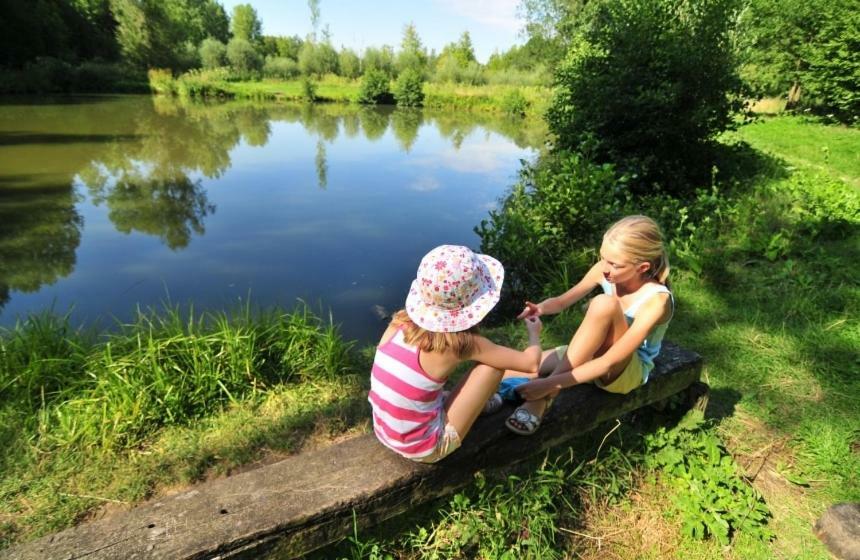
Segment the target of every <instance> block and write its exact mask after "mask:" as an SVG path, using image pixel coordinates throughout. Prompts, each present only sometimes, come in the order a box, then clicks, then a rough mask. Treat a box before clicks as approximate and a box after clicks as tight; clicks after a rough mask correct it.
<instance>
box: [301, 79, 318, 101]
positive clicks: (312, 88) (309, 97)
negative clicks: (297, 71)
mask: <svg viewBox="0 0 860 560" xmlns="http://www.w3.org/2000/svg"><path fill="white" fill-rule="evenodd" d="M302 99H304V100H305V101H310V102H311V103H313V102H314V101H316V99H317V85H316V84H315V83H314V82H313V80H311V79H310V78H308V77H307V76H305V77H304V78H302Z"/></svg>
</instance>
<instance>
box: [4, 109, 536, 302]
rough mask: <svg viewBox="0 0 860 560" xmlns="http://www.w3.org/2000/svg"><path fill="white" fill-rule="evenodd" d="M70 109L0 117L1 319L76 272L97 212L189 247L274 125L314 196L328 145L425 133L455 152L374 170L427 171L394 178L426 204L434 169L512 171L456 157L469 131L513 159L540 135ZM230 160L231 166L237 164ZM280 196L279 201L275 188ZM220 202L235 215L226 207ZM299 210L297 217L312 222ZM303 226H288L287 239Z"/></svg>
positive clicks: (391, 121) (415, 121)
mask: <svg viewBox="0 0 860 560" xmlns="http://www.w3.org/2000/svg"><path fill="white" fill-rule="evenodd" d="M78 101H79V102H77V103H73V104H70V103H69V102H68V99H64V100H62V101H61V102H57V103H51V102H50V101H47V102H46V101H43V102H40V103H39V104H34V103H30V102H29V101H27V102H21V103H15V102H12V103H7V104H4V105H0V310H2V308H3V306H4V305H6V304H7V303H8V302H9V300H10V298H11V297H13V296H14V292H16V291H18V292H24V293H31V292H38V291H39V290H40V289H41V288H42V287H43V286H47V285H51V284H54V283H55V282H57V281H58V280H59V279H61V278H63V277H66V276H68V275H70V274H72V272H74V271H75V267H76V264H77V263H76V253H77V252H79V250H80V249H79V246H80V244H81V239H82V234H83V232H84V230H85V225H87V227H89V223H87V224H85V219H84V217H83V215H82V213H86V212H87V211H88V210H87V211H85V210H84V209H86V208H95V209H99V208H101V209H104V212H103V213H102V214H98V213H97V212H96V213H95V214H93V215H97V216H100V217H103V218H104V221H105V223H108V224H110V227H112V228H113V230H114V231H117V232H121V233H123V234H132V233H136V234H142V235H143V236H145V237H147V238H150V239H153V240H157V243H160V244H161V245H162V246H164V247H166V248H168V249H169V250H170V251H173V252H180V251H184V250H188V248H189V247H191V246H193V245H194V244H195V238H202V237H203V236H204V235H205V234H206V233H207V228H206V225H207V221H209V220H211V219H212V218H213V216H215V215H216V213H217V212H220V211H221V209H219V208H218V207H217V206H216V204H215V202H214V199H213V198H212V193H211V192H209V191H210V190H211V186H212V184H213V181H214V180H216V179H221V178H223V177H225V176H226V175H227V172H228V170H230V169H231V168H232V167H233V165H234V162H233V158H241V157H244V158H245V159H244V160H243V161H245V162H246V163H247V161H248V156H247V154H248V152H247V151H246V150H245V148H249V149H250V148H254V149H258V148H262V147H264V146H268V145H269V144H271V143H273V139H274V138H275V137H276V135H277V134H278V132H277V131H278V130H282V128H283V126H284V125H300V127H301V129H302V130H303V136H302V138H301V139H300V140H299V141H298V142H295V143H291V144H282V143H278V142H275V145H276V146H277V148H278V149H279V150H280V151H281V153H280V156H281V158H282V160H283V163H284V164H285V163H286V162H288V161H293V160H295V159H297V158H304V157H306V156H305V155H304V154H306V150H305V147H306V146H307V148H309V149H311V153H310V157H309V159H313V162H314V165H313V167H310V169H311V170H312V171H311V173H313V172H314V171H315V174H316V187H317V190H318V191H320V190H326V189H328V188H329V187H330V186H331V185H332V184H336V183H333V181H336V180H337V177H338V176H337V169H333V167H332V164H331V161H330V159H331V158H332V157H334V156H333V154H337V155H338V157H340V158H341V159H340V160H339V161H344V160H346V161H350V160H349V154H347V155H344V153H343V149H342V148H343V146H342V145H341V144H338V145H337V146H336V145H335V144H336V143H337V142H338V141H339V138H342V139H343V140H344V141H353V143H351V144H349V148H348V149H349V150H352V149H357V150H358V152H357V154H358V153H359V152H361V151H362V150H364V149H365V148H363V147H361V146H362V145H364V144H367V143H377V142H380V141H381V139H382V138H383V137H386V135H387V133H389V132H390V136H389V140H388V141H389V142H394V143H395V144H396V146H397V149H399V150H400V151H401V152H402V153H405V154H411V153H412V152H413V150H415V149H416V148H415V147H416V143H417V142H418V141H419V136H421V135H422V130H423V129H424V128H425V127H432V129H435V132H436V135H438V136H440V137H441V138H443V139H445V141H446V142H448V145H449V146H450V147H451V148H453V152H454V153H453V154H452V153H450V150H449V151H448V153H446V154H444V155H439V156H429V155H427V154H426V153H424V154H421V155H416V156H413V157H412V161H411V162H408V163H406V162H403V161H397V160H391V159H386V160H385V162H386V163H387V165H395V166H399V167H398V169H400V170H403V169H408V167H409V166H415V165H419V166H422V165H426V169H427V171H426V172H425V171H421V172H420V173H419V174H418V176H415V174H414V173H412V174H411V176H409V177H401V181H404V182H403V183H402V188H404V189H406V190H409V191H412V192H416V193H431V192H437V191H438V190H440V187H441V186H442V185H443V183H446V184H447V182H449V181H450V180H451V178H450V177H449V176H447V175H444V174H443V171H442V170H448V171H457V172H462V171H464V170H465V171H468V172H471V173H475V172H487V171H488V170H489V171H492V169H491V167H490V166H491V165H493V160H502V161H510V159H511V155H512V154H511V152H510V151H508V152H505V153H502V152H498V151H494V150H500V149H501V150H510V149H509V148H506V147H501V148H500V147H499V146H498V145H497V144H498V142H497V143H496V145H491V144H492V143H488V144H487V145H478V146H476V145H475V144H474V143H473V144H469V145H465V146H464V140H465V139H466V138H468V137H469V136H470V135H471V134H472V133H474V132H475V131H478V130H480V131H483V132H484V133H485V134H486V135H487V136H489V135H490V134H491V133H496V134H499V135H502V136H504V137H506V138H508V139H510V141H512V142H513V144H514V145H515V146H516V147H517V148H519V149H526V148H530V147H534V146H537V145H539V144H540V142H541V139H542V138H543V137H544V130H542V129H541V128H539V127H534V126H523V123H522V121H518V120H505V119H499V118H497V117H491V116H485V115H474V114H464V113H462V112H458V113H445V112H442V111H422V110H417V109H394V108H391V107H387V108H372V107H364V106H353V105H335V104H324V105H310V104H295V105H290V104H260V103H255V102H230V103H187V102H179V101H176V100H173V99H169V98H160V97H159V98H151V97H145V96H122V97H101V98H99V97H95V98H94V97H90V98H82V99H80V100H78ZM281 138H282V141H283V137H281ZM291 138H292V137H291ZM356 141H364V144H362V143H361V142H358V143H356ZM344 145H345V144H344ZM314 147H315V150H313V148H314ZM240 149H241V150H242V151H241V154H243V155H242V156H239V155H237V154H239V153H240V151H239V150H240ZM267 149H268V148H267ZM354 157H355V158H361V157H362V156H361V155H356V156H354ZM385 157H386V158H388V157H389V156H385ZM514 157H516V156H514ZM422 158H424V159H422ZM261 161H262V162H263V163H264V164H265V165H269V164H272V163H273V162H274V161H276V160H275V159H274V158H273V157H272V156H271V154H270V153H269V154H267V156H266V159H265V160H261ZM422 162H423V163H422ZM287 172H288V171H283V173H285V174H286V173H287ZM290 172H293V170H292V169H291V170H290ZM270 173H271V174H269V175H267V176H265V177H261V180H263V181H268V182H269V184H272V182H273V176H278V175H279V174H280V173H282V171H280V170H276V171H273V172H270ZM398 173H400V174H401V175H402V173H401V172H398ZM299 176H300V175H299ZM294 177H296V175H289V176H288V177H279V176H278V178H277V180H276V182H274V186H283V185H288V184H290V183H291V181H295V180H297V179H294ZM358 179H360V180H359V181H358V183H359V184H368V183H375V179H366V177H358ZM362 180H363V181H362ZM233 188H236V187H235V186H234V187H233ZM385 188H386V189H389V190H390V189H391V188H393V186H385ZM278 192H279V193H280V196H287V195H288V194H289V193H287V192H286V191H284V190H283V189H281V190H279V191H278ZM249 196H252V195H249ZM289 196H291V197H294V198H291V199H290V201H291V204H293V205H294V206H295V208H304V206H303V205H307V204H310V202H309V201H303V200H300V199H298V198H295V197H296V196H298V194H289ZM351 196H359V197H362V196H363V197H365V198H366V200H359V199H356V200H353V201H352V202H350V204H353V205H355V207H356V208H362V209H364V207H365V206H372V205H373V204H376V205H377V206H379V204H381V202H373V200H372V199H373V197H374V196H379V195H376V194H374V193H372V192H369V191H366V192H363V193H355V194H354V195H351ZM380 200H382V199H380ZM230 203H231V204H233V205H234V206H235V205H236V200H235V199H233V200H231V201H230ZM257 203H258V204H260V203H262V204H266V201H265V200H261V201H257ZM330 203H332V200H329V201H326V202H323V204H330ZM87 204H88V205H90V206H86V205H87ZM308 208H310V207H308ZM296 211H298V210H296ZM341 211H342V210H341ZM93 212H95V211H93ZM302 212H303V215H307V214H308V212H309V210H302ZM91 213H92V212H91ZM88 216H89V214H88ZM90 219H95V218H91V217H88V218H87V220H90ZM99 219H101V218H99ZM247 219H250V220H251V221H253V218H248V217H246V220H247ZM356 219H359V218H358V216H356ZM363 219H364V220H365V221H367V218H366V217H365V218H363ZM446 219H447V217H446ZM372 220H373V219H372V218H371V221H369V222H368V225H369V224H371V223H374V222H373V221H372ZM334 223H337V224H339V225H342V224H344V223H348V222H347V220H344V219H340V220H338V221H335V222H334ZM306 225H307V224H306V223H304V222H296V223H294V224H290V225H289V227H292V228H298V229H301V228H303V227H305V226H306ZM239 227H240V228H241V224H239ZM468 227H469V229H470V228H471V225H469V226H468ZM329 229H330V227H329ZM241 234H242V232H240V231H237V232H236V234H235V237H236V239H235V241H236V242H245V243H251V244H252V245H253V241H251V240H249V239H247V238H244V237H242V236H241ZM204 256H206V257H208V255H204Z"/></svg>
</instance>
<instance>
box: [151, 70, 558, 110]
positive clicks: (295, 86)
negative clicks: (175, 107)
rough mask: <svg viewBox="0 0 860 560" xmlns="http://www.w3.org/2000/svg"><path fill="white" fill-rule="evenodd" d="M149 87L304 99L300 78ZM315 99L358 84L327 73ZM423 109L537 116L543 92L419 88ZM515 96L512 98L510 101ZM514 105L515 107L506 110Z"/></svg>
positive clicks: (164, 79) (193, 78)
mask: <svg viewBox="0 0 860 560" xmlns="http://www.w3.org/2000/svg"><path fill="white" fill-rule="evenodd" d="M150 85H151V87H152V89H153V91H155V92H157V93H159V94H166V95H178V96H180V97H200V98H207V97H216V98H217V97H222V98H235V99H258V100H272V101H307V100H308V98H307V92H306V87H305V83H304V81H303V80H301V79H294V80H275V79H263V80H259V81H235V80H232V79H228V76H227V75H226V74H224V73H223V72H219V71H217V70H211V71H193V72H188V73H186V74H183V75H181V76H179V77H176V78H173V77H171V76H170V75H169V74H168V73H166V72H159V71H154V72H150ZM313 86H314V94H315V100H316V101H317V102H322V103H326V102H329V103H356V102H357V99H358V96H359V91H360V89H361V81H360V80H350V79H347V78H342V77H338V76H331V75H327V76H325V77H323V78H321V79H319V80H313ZM424 95H425V98H424V106H425V107H428V108H434V109H466V110H470V111H486V112H493V113H509V112H512V110H516V111H519V110H520V109H521V110H523V111H524V112H525V113H527V114H529V115H534V116H539V115H541V114H542V113H543V111H544V110H545V109H546V104H547V103H548V100H549V97H550V95H549V88H546V87H542V86H515V85H483V86H467V85H458V84H440V83H425V84H424ZM514 97H516V99H515V98H514ZM514 104H516V105H517V107H512V105H514Z"/></svg>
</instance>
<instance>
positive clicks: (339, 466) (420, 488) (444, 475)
mask: <svg viewBox="0 0 860 560" xmlns="http://www.w3.org/2000/svg"><path fill="white" fill-rule="evenodd" d="M700 370H701V358H700V357H699V356H698V355H697V354H695V353H693V352H689V351H686V350H682V349H681V348H679V347H677V346H675V345H673V344H672V343H669V342H666V343H665V344H664V346H663V351H662V352H661V355H660V358H659V360H658V363H657V367H656V369H655V371H654V372H653V373H652V375H651V379H650V380H649V382H648V383H647V384H646V385H645V386H643V387H641V388H640V389H637V390H636V391H634V392H633V393H631V394H629V395H626V396H621V395H612V394H609V393H606V392H604V391H601V390H599V389H597V388H595V387H593V386H591V385H584V386H579V387H575V388H573V389H570V390H567V391H563V392H562V393H561V394H560V395H559V397H558V398H557V399H556V401H555V404H554V406H553V408H552V410H551V411H550V412H549V413H548V414H547V415H546V418H545V419H544V422H543V425H542V426H541V428H540V430H538V432H537V433H536V434H535V435H533V436H530V437H522V436H517V435H514V434H511V433H510V432H509V431H508V430H507V429H506V428H505V427H504V425H503V419H504V418H505V415H507V414H509V413H510V411H511V408H510V407H505V408H503V410H502V412H499V413H497V414H494V415H492V416H489V417H486V418H480V419H479V420H478V422H477V423H476V425H475V427H474V428H473V430H472V432H471V433H470V434H469V436H468V437H467V438H466V441H465V442H464V445H463V447H462V448H461V449H459V450H458V451H457V452H456V453H454V454H453V455H451V456H450V457H448V458H446V459H445V460H443V461H441V462H440V463H437V464H436V465H421V464H417V463H413V462H411V461H407V460H405V459H402V458H400V457H398V456H397V455H395V454H394V453H392V452H390V451H388V450H387V449H385V448H383V447H382V446H381V445H380V444H379V443H378V442H377V441H376V440H375V438H374V437H373V435H372V434H367V435H363V436H358V437H355V438H352V439H349V440H347V441H344V442H342V443H339V444H335V445H332V446H329V447H326V448H323V449H319V450H317V451H313V452H309V453H303V454H300V455H296V456H293V457H290V458H288V459H285V460H284V461H281V462H279V463H276V464H273V465H268V466H265V467H261V468H259V469H256V470H253V471H249V472H245V473H242V474H238V475H235V476H232V477H228V478H224V479H221V480H215V481H212V482H207V483H203V484H199V485H197V486H194V487H193V488H191V489H190V490H188V491H186V492H183V493H180V494H177V495H174V496H168V497H165V498H161V499H158V500H154V501H151V502H148V503H145V504H142V505H140V506H138V507H136V508H134V509H132V510H130V511H128V512H124V513H119V514H116V515H114V516H111V517H108V518H105V519H101V520H97V521H93V522H90V523H84V524H82V525H79V526H77V527H73V528H71V529H67V530H65V531H62V532H60V533H56V534H53V535H49V536H47V537H44V538H41V539H39V540H36V541H34V542H31V543H27V544H23V545H19V546H16V547H12V548H10V549H7V550H5V551H2V552H0V559H4V560H37V559H38V560H45V559H62V560H76V559H87V560H96V559H98V560H107V559H117V560H133V559H143V558H146V559H165V560H179V559H189V560H190V559H221V558H231V559H237V558H259V557H260V555H262V554H264V553H267V552H271V553H274V554H277V557H278V558H292V557H296V556H300V555H302V554H304V553H307V552H309V551H311V550H314V549H317V548H319V547H321V546H324V545H326V544H328V543H331V542H334V541H336V540H338V539H340V538H343V537H344V536H345V535H348V534H350V532H351V530H352V524H353V511H354V512H355V516H356V518H357V520H358V523H359V526H360V527H367V526H372V525H374V524H376V523H379V522H381V521H383V520H385V519H388V518H390V517H393V516H395V515H397V514H399V513H402V512H404V511H408V510H409V509H411V508H413V507H414V506H416V505H418V504H421V503H424V502H426V501H428V500H431V499H434V498H436V497H439V496H443V495H446V494H449V493H451V492H453V491H455V490H457V489H458V488H461V487H463V486H464V485H466V484H468V483H469V482H470V481H471V480H473V477H474V473H475V472H476V471H478V470H480V469H483V468H487V467H500V466H504V465H509V464H512V463H515V462H517V461H520V460H523V459H525V458H527V457H529V456H531V455H534V454H536V453H540V452H542V451H545V450H546V449H548V448H550V447H553V446H556V445H559V444H562V443H564V442H565V441H569V440H570V439H571V438H573V437H574V436H576V435H577V434H581V433H583V432H585V431H587V430H590V429H592V428H594V427H595V426H597V425H599V424H600V423H602V422H604V421H606V420H609V419H611V418H614V417H617V416H619V415H621V414H624V413H626V412H629V411H632V410H635V409H637V408H639V407H642V406H645V405H648V404H653V403H657V402H659V401H661V400H662V399H665V398H666V397H669V396H671V395H673V394H675V393H678V392H680V391H682V390H684V389H686V388H687V387H689V386H690V385H691V384H692V383H694V382H695V381H697V380H698V378H699V373H700Z"/></svg>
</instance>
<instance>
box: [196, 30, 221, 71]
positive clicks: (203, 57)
mask: <svg viewBox="0 0 860 560" xmlns="http://www.w3.org/2000/svg"><path fill="white" fill-rule="evenodd" d="M199 52H200V63H201V64H202V65H203V68H218V67H219V66H224V63H225V62H226V61H227V46H226V45H225V44H224V43H222V42H221V41H219V40H218V39H213V38H212V37H207V38H206V39H203V42H202V43H200V49H199Z"/></svg>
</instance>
